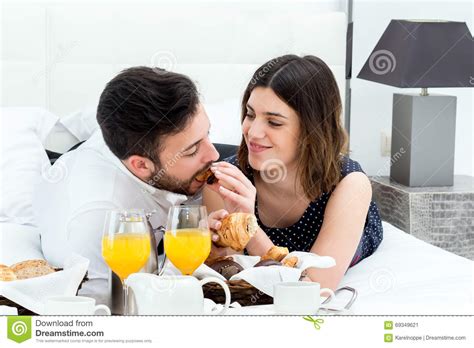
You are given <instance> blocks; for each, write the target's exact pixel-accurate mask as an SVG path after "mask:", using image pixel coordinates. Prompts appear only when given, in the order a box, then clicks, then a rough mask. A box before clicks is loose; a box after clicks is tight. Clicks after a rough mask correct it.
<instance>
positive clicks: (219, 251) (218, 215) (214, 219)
mask: <svg viewBox="0 0 474 348" xmlns="http://www.w3.org/2000/svg"><path fill="white" fill-rule="evenodd" d="M227 215H229V213H228V212H227V210H225V209H221V210H217V211H214V212H212V213H210V214H209V216H208V218H207V221H208V224H209V228H210V230H211V240H212V244H211V253H210V254H209V257H208V260H213V259H216V258H218V257H220V256H227V255H230V254H235V250H232V249H231V248H221V247H218V246H216V245H215V244H214V242H217V241H218V240H219V235H218V234H217V233H216V231H217V230H219V228H221V226H222V222H221V220H222V219H223V218H225V217H226V216H227Z"/></svg>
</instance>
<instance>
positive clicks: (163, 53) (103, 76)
mask: <svg viewBox="0 0 474 348" xmlns="http://www.w3.org/2000/svg"><path fill="white" fill-rule="evenodd" d="M333 7H334V6H329V5H328V3H327V2H315V1H291V2H289V1H286V2H285V1H283V2H281V1H280V2H266V1H260V2H259V1H255V2H247V1H232V2H229V1H221V2H216V1H170V0H158V1H145V0H135V1H131V0H130V1H115V2H112V1H105V0H100V1H95V2H93V3H91V2H81V3H79V2H78V1H72V2H71V1H68V2H60V1H59V2H58V1H39V2H17V1H9V2H7V3H5V4H4V5H3V24H2V29H3V30H2V45H3V52H2V75H3V79H2V84H3V85H2V87H3V97H2V106H43V107H45V108H47V109H48V110H50V111H52V112H54V113H56V114H57V115H58V116H60V117H62V116H64V115H67V114H69V113H71V112H74V111H77V110H79V109H81V108H84V106H86V105H94V104H96V103H97V100H98V97H99V95H100V92H101V91H102V89H103V88H104V85H105V83H106V82H107V81H109V80H110V79H111V78H112V77H113V76H114V75H115V74H117V73H118V72H119V71H120V70H122V69H124V68H126V67H130V66H134V65H148V66H161V67H164V68H167V69H170V70H173V71H178V72H181V73H185V74H187V75H189V76H190V77H191V78H192V79H193V80H195V81H196V82H197V84H198V86H199V89H200V92H201V94H202V99H203V102H204V103H205V105H206V106H208V113H209V114H210V117H211V122H212V123H213V128H214V130H215V129H220V130H221V135H218V136H217V137H215V138H214V139H213V140H214V141H218V142H229V143H237V141H238V139H239V136H234V135H230V133H229V132H234V133H235V132H236V128H235V127H233V125H235V126H236V127H239V115H238V101H239V99H240V98H241V96H242V93H243V90H244V89H245V87H246V85H247V83H248V81H249V79H250V77H251V74H252V73H253V72H254V71H255V69H256V68H257V67H258V66H260V65H261V64H263V63H264V62H265V61H267V60H269V59H271V58H274V57H276V56H278V55H282V54H286V53H296V54H313V55H317V56H319V57H320V58H322V59H323V60H324V61H325V62H326V63H327V64H328V65H329V66H330V67H331V69H332V71H333V72H334V74H335V76H336V78H337V81H338V84H339V88H340V91H341V95H342V97H343V98H344V92H345V59H346V31H347V20H346V15H345V13H344V12H341V11H334V8H333ZM343 100H344V99H343ZM223 108H224V109H225V108H227V109H228V110H229V111H228V112H226V113H228V115H225V116H224V115H223V111H222V110H223ZM224 118H225V121H224ZM230 125H232V127H231V126H230ZM222 126H225V127H224V128H225V130H222ZM237 129H238V128H237ZM228 133H229V134H228Z"/></svg>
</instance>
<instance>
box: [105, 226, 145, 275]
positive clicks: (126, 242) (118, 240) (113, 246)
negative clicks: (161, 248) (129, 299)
mask: <svg viewBox="0 0 474 348" xmlns="http://www.w3.org/2000/svg"><path fill="white" fill-rule="evenodd" d="M102 256H103V257H104V260H105V262H106V263H107V264H108V265H109V267H110V268H111V269H112V271H114V272H115V274H117V275H118V276H119V277H120V279H121V280H122V281H123V280H124V279H126V278H127V277H128V276H129V275H130V274H132V273H136V272H138V271H139V270H140V269H141V268H142V267H143V266H144V265H145V263H146V261H147V260H148V257H149V256H150V236H149V235H148V234H147V233H120V234H116V235H114V236H113V238H109V236H104V237H103V238H102Z"/></svg>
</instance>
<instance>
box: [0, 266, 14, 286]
mask: <svg viewBox="0 0 474 348" xmlns="http://www.w3.org/2000/svg"><path fill="white" fill-rule="evenodd" d="M16 279H17V278H16V275H15V272H13V270H12V269H11V268H10V267H8V266H5V265H1V264H0V280H3V281H6V282H9V281H12V280H16Z"/></svg>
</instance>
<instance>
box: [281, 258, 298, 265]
mask: <svg viewBox="0 0 474 348" xmlns="http://www.w3.org/2000/svg"><path fill="white" fill-rule="evenodd" d="M281 263H282V264H283V266H286V267H291V268H294V267H296V265H297V264H298V258H297V257H296V256H292V257H288V258H286V259H284V260H283V261H282V262H281Z"/></svg>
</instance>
